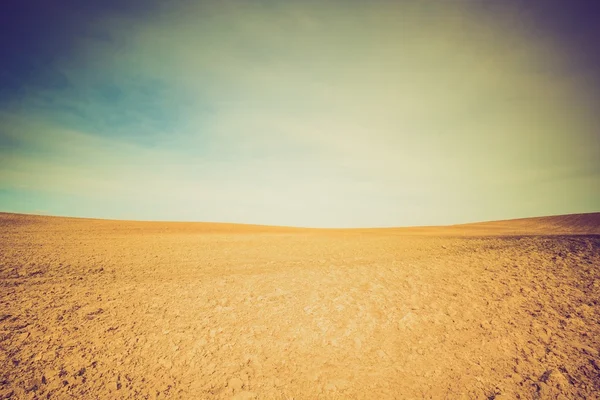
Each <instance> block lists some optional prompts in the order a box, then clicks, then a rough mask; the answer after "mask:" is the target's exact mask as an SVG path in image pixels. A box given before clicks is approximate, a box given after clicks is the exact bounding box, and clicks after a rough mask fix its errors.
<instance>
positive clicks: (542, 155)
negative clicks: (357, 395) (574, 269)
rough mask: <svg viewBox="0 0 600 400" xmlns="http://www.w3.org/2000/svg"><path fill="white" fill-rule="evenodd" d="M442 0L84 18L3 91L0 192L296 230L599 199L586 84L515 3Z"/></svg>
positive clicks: (92, 209)
mask: <svg viewBox="0 0 600 400" xmlns="http://www.w3.org/2000/svg"><path fill="white" fill-rule="evenodd" d="M435 4H436V7H433V6H431V5H427V4H424V3H418V2H405V3H401V2H394V3H391V2H382V3H368V4H367V3H363V2H347V3H343V4H342V3H338V2H328V3H310V2H308V3H305V2H302V3H300V2H278V3H276V4H275V3H271V2H252V3H249V2H248V3H247V2H231V1H225V2H203V3H201V2H185V1H181V2H174V3H171V5H170V6H164V5H163V6H161V5H159V4H158V3H157V4H156V5H154V4H153V5H151V7H149V8H148V9H146V8H143V7H142V8H140V7H141V6H139V5H135V4H134V5H133V6H131V7H129V8H127V9H119V8H116V7H117V5H116V4H113V5H110V4H109V5H107V6H106V8H102V12H101V13H100V15H101V17H100V18H98V17H94V18H92V17H91V11H90V10H87V11H82V10H79V11H77V12H79V13H80V14H81V13H82V12H83V15H84V16H87V15H88V12H89V13H90V15H89V16H87V17H86V18H83V19H82V20H83V21H85V22H86V24H84V23H83V22H81V23H77V24H76V25H75V26H71V27H68V29H67V28H65V29H66V32H67V33H66V34H65V35H66V38H67V39H65V38H64V37H63V38H54V39H53V40H54V41H56V42H57V43H59V44H60V46H58V47H56V49H59V50H57V57H55V58H54V59H53V60H51V61H48V60H45V61H44V62H43V63H42V64H40V66H39V68H38V67H36V68H35V69H34V72H32V74H33V75H32V76H35V79H34V78H31V77H28V76H25V75H23V76H22V77H21V78H22V82H20V84H19V85H13V86H15V87H18V89H19V90H20V94H19V95H18V96H17V95H15V94H14V93H12V92H11V93H12V94H11V93H9V94H10V95H6V96H5V97H4V103H3V105H2V110H1V111H2V122H1V128H2V131H1V134H0V156H1V157H2V160H3V164H2V167H3V171H2V173H1V174H0V187H1V188H3V189H4V190H9V191H10V190H12V191H13V194H11V195H10V196H5V197H3V199H7V200H6V202H7V205H8V206H10V207H13V208H14V207H18V204H17V205H15V201H16V200H15V199H16V198H18V195H16V194H15V193H17V192H18V191H19V190H21V191H23V190H29V191H31V192H28V193H29V194H22V196H29V197H31V196H34V197H35V198H36V199H37V203H36V204H35V205H33V204H32V205H31V207H34V206H35V207H37V208H39V209H49V207H45V201H44V199H47V200H48V201H50V200H49V198H50V196H52V198H54V199H55V200H54V203H53V204H56V203H59V202H60V201H59V200H56V199H60V198H61V196H62V197H63V198H64V197H68V196H70V197H71V198H73V197H77V198H79V199H80V202H79V204H80V205H74V209H73V211H72V213H73V214H75V215H80V214H82V213H84V214H86V213H87V214H86V215H89V216H103V217H110V216H112V215H115V216H119V217H123V218H144V219H188V220H189V219H191V220H213V221H214V220H222V221H233V222H251V223H272V224H289V225H304V226H306V225H308V226H311V225H312V226H373V225H379V226H384V225H388V226H389V225H407V224H408V225H417V224H441V223H454V222H462V221H464V220H473V219H494V218H508V217H518V216H528V215H531V214H553V213H563V212H564V213H567V212H581V211H594V209H593V207H594V206H593V204H594V202H595V200H599V198H598V192H597V191H594V190H590V189H589V188H590V185H595V184H597V183H598V179H599V177H598V176H599V175H598V171H597V168H594V166H596V165H597V161H595V160H597V159H598V158H599V157H598V156H599V155H600V154H598V152H599V150H598V148H599V147H598V146H597V145H598V139H597V137H596V136H595V134H594V132H595V129H597V126H598V125H597V119H596V116H595V114H594V113H593V112H592V111H593V106H592V104H593V100H594V95H593V93H592V92H591V91H588V90H585V89H584V88H583V86H582V85H581V80H580V79H579V76H578V75H577V74H570V71H571V70H570V69H569V63H568V62H566V60H567V53H566V52H561V49H560V47H558V45H557V44H556V43H554V42H552V41H550V40H547V39H545V38H544V37H543V36H541V35H539V34H538V32H536V31H535V29H533V28H532V25H531V24H528V21H529V20H528V19H527V18H528V17H526V16H523V15H520V14H519V12H517V11H515V10H516V9H511V8H510V7H506V8H504V9H503V11H502V13H500V16H498V14H494V15H492V14H491V13H489V11H485V10H484V9H483V8H480V7H479V6H477V5H476V4H475V2H442V3H435ZM155 7H158V9H159V10H160V12H159V11H157V9H156V8H155ZM68 8H69V10H70V11H68V12H67V11H65V12H66V13H67V14H65V15H72V13H74V12H75V11H73V9H71V8H70V6H69V7H68ZM70 13H71V14H70ZM73 15H74V14H73ZM63 18H67V17H66V16H63ZM67 19H68V18H67ZM75 32H77V34H75ZM67 42H68V44H67ZM36 46H38V47H39V45H36ZM36 46H32V47H27V48H26V50H27V51H29V52H30V53H31V57H35V56H36V55H37V54H38V53H39V52H38V49H37V47H36ZM17 64H18V63H17V62H16V61H15V65H17ZM5 76H6V75H5ZM12 79H13V80H14V79H15V77H14V76H13V78H12ZM13 83H14V82H13ZM586 171H587V172H586ZM590 171H592V172H590ZM584 175H585V176H584ZM564 176H571V177H572V178H570V179H569V180H567V181H565V179H564V178H563V177H564ZM541 182H545V183H543V184H542V183H541ZM536 185H537V186H536ZM536 187H537V188H538V189H536ZM23 193H24V192H23ZM553 193H554V194H558V193H562V194H564V193H569V194H568V197H566V198H565V199H563V200H561V201H560V202H558V201H555V200H553V198H552V194H553ZM100 198H102V199H105V201H106V202H107V203H106V204H107V205H106V206H103V205H102V204H101V202H99V200H98V199H100ZM9 199H10V200H9ZM8 203H10V204H8ZM84 204H85V205H84ZM92 204H93V205H94V206H91V205H92ZM528 204H529V205H528ZM569 204H572V205H573V209H571V208H569V207H568V205H569ZM59 208H60V207H59ZM57 209H58V208H57ZM22 211H26V210H25V209H23V210H22ZM49 212H52V211H51V210H49Z"/></svg>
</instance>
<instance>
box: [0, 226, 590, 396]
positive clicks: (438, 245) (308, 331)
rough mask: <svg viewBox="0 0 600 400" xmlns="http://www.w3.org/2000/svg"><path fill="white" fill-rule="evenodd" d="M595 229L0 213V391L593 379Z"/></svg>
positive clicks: (475, 386) (359, 388)
mask: <svg viewBox="0 0 600 400" xmlns="http://www.w3.org/2000/svg"><path fill="white" fill-rule="evenodd" d="M599 234H600V214H591V215H579V216H569V217H554V218H546V219H530V220H520V221H512V222H510V221H509V222H500V223H488V224H479V225H464V226H455V227H447V228H410V229H380V230H376V229H374V230H310V229H288V228H270V227H260V226H236V225H225V224H223V225H219V224H191V223H187V224H186V223H179V224H178V223H144V222H118V221H101V220H84V219H66V218H53V217H34V216H23V215H15V214H0V284H1V289H0V290H1V292H0V385H1V386H0V398H15V399H30V398H39V399H45V398H51V399H63V398H65V399H67V398H75V399H95V398H101V399H120V398H127V399H147V398H150V399H155V398H159V399H162V398H173V399H204V398H236V399H253V398H257V399H291V398H294V399H314V398H323V399H330V398H331V399H347V398H357V399H363V398H369V399H392V398H399V399H411V398H419V399H420V398H434V399H441V398H450V399H461V398H465V399H473V398H477V399H494V398H495V399H511V398H524V399H536V398H542V399H554V398H556V399H566V398H598V393H600V357H599V350H600V307H599V302H600V235H599Z"/></svg>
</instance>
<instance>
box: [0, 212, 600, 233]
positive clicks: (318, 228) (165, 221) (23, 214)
mask: <svg viewBox="0 0 600 400" xmlns="http://www.w3.org/2000/svg"><path fill="white" fill-rule="evenodd" d="M2 214H11V215H20V216H30V217H47V218H65V219H78V220H93V221H107V222H142V223H143V222H147V223H171V224H207V225H239V226H248V227H250V226H254V227H268V228H287V229H311V230H364V229H410V228H444V227H460V226H466V225H477V224H486V223H494V222H511V221H522V220H532V219H542V218H556V217H574V216H590V215H596V214H600V211H593V212H584V213H570V214H552V215H538V216H532V217H518V218H507V219H495V220H483V221H474V222H462V223H456V224H446V225H404V226H402V225H399V226H372V227H345V228H341V227H337V228H336V227H311V226H291V225H266V224H253V223H243V222H218V221H181V220H146V219H142V220H136V219H117V218H98V217H79V216H66V215H50V214H35V213H23V212H11V211H0V215H2Z"/></svg>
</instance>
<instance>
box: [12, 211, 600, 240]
mask: <svg viewBox="0 0 600 400" xmlns="http://www.w3.org/2000/svg"><path fill="white" fill-rule="evenodd" d="M27 226H37V227H47V228H49V229H58V230H62V229H66V230H71V229H74V230H78V229H89V228H91V227H92V226H93V227H94V228H93V229H100V230H103V229H107V230H119V229H121V228H125V227H126V228H127V229H128V230H132V229H133V230H140V231H153V232H156V231H161V232H176V231H185V232H198V233H300V232H314V233H328V232H346V233H370V234H376V233H379V232H381V233H383V232H385V233H386V234H389V233H395V234H400V235H442V236H448V235H450V236H453V235H458V236H471V235H474V236H480V235H483V236H487V235H600V212H596V213H585V214H567V215H554V216H546V217H532V218H519V219H510V220H499V221H486V222H475V223H467V224H456V225H446V226H417V227H393V228H387V227H386V228H297V227H286V226H271V225H253V224H236V223H219V222H169V221H130V220H109V219H93V218H75V217H57V216H46V215H34V214H16V213H4V212H1V213H0V228H3V229H7V228H16V227H23V228H24V227H27Z"/></svg>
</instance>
